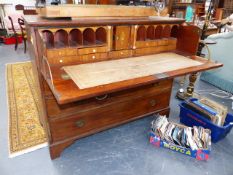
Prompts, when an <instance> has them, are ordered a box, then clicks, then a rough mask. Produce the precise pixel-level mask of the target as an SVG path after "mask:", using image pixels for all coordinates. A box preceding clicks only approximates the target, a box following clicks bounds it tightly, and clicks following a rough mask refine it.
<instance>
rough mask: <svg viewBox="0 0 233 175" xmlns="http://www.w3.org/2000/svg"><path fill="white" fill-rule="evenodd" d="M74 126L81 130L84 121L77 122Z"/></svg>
mask: <svg viewBox="0 0 233 175" xmlns="http://www.w3.org/2000/svg"><path fill="white" fill-rule="evenodd" d="M75 125H76V126H77V127H78V128H81V127H83V126H84V125H85V121H84V120H78V121H77V122H75Z"/></svg>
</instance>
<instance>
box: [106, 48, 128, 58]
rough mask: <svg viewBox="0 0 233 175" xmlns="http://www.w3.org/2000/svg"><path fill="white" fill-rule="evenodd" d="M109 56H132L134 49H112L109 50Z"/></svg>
mask: <svg viewBox="0 0 233 175" xmlns="http://www.w3.org/2000/svg"><path fill="white" fill-rule="evenodd" d="M108 56H109V58H110V59H115V58H126V57H131V56H132V50H120V51H112V52H109V54H108Z"/></svg>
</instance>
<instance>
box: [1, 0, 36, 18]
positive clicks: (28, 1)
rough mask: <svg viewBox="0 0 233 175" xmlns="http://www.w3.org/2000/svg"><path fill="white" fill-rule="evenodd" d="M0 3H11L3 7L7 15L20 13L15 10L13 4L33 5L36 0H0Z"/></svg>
mask: <svg viewBox="0 0 233 175" xmlns="http://www.w3.org/2000/svg"><path fill="white" fill-rule="evenodd" d="M0 3H7V4H12V5H7V6H5V7H4V8H5V12H6V15H7V14H10V13H20V12H16V11H15V5H17V4H22V5H25V6H35V3H36V0H0Z"/></svg>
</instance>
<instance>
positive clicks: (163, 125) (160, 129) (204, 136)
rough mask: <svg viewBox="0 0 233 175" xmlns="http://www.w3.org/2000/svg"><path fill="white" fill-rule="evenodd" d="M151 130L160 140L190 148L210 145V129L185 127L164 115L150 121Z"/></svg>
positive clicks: (206, 147) (201, 147)
mask: <svg viewBox="0 0 233 175" xmlns="http://www.w3.org/2000/svg"><path fill="white" fill-rule="evenodd" d="M151 125H152V126H151V129H152V131H153V132H154V133H155V134H156V135H157V136H159V137H160V138H161V139H162V140H165V141H167V142H168V143H172V144H175V145H178V146H182V147H185V148H189V149H192V150H199V149H208V148H209V147H210V145H211V131H210V130H209V129H204V128H203V127H201V126H199V127H197V126H194V127H186V126H184V125H180V124H177V123H171V122H169V121H168V120H167V118H166V116H160V115H158V116H157V118H156V119H155V120H153V121H152V123H151Z"/></svg>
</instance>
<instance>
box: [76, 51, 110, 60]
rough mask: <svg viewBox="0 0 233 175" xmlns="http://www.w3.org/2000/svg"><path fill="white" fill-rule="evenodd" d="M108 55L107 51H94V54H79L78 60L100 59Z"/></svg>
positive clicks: (104, 58)
mask: <svg viewBox="0 0 233 175" xmlns="http://www.w3.org/2000/svg"><path fill="white" fill-rule="evenodd" d="M107 57H108V54H107V53H95V54H87V55H81V56H79V61H80V62H93V61H101V60H106V59H107Z"/></svg>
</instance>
